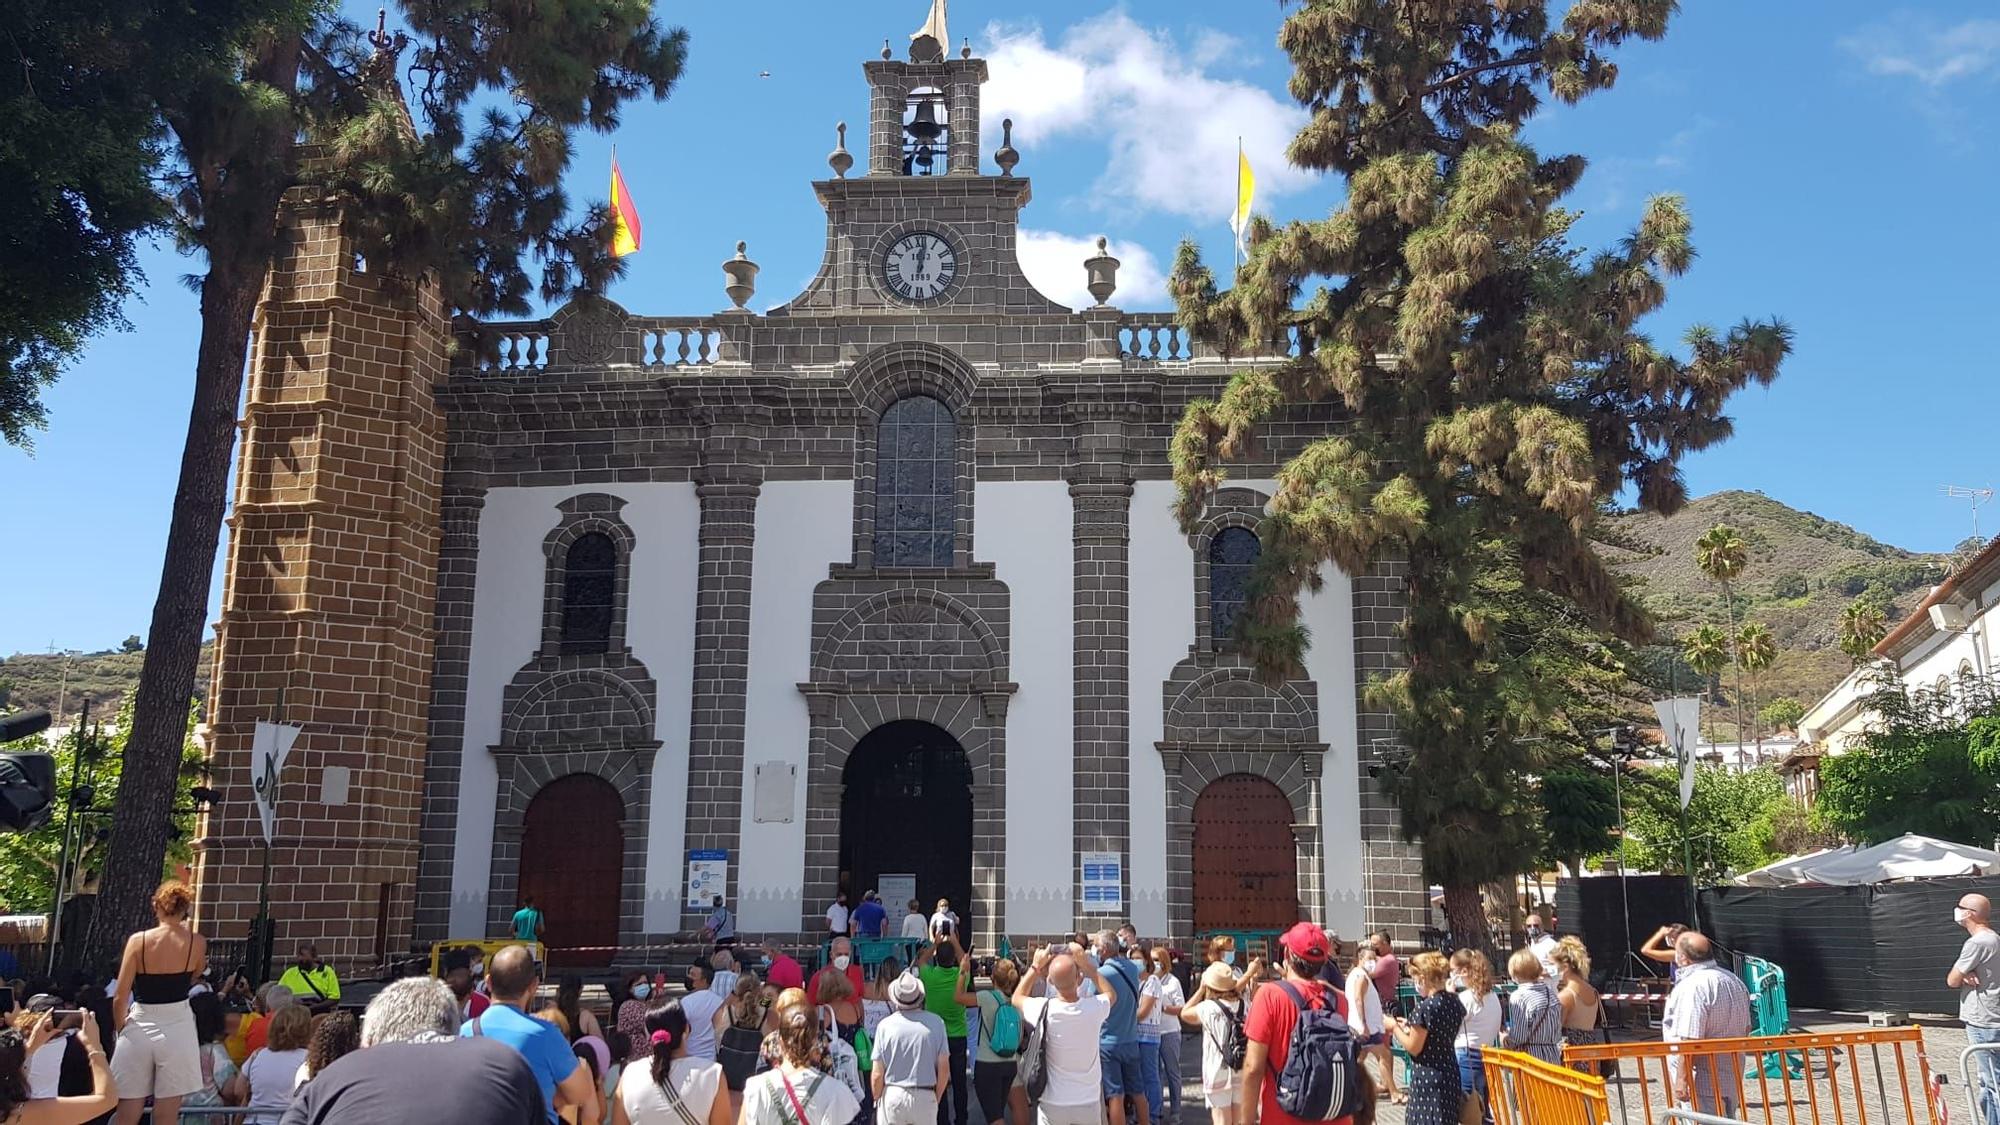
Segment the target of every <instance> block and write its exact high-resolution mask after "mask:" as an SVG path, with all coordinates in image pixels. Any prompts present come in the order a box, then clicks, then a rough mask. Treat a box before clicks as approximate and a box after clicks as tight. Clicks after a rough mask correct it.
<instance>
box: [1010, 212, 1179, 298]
mask: <svg viewBox="0 0 2000 1125" xmlns="http://www.w3.org/2000/svg"><path fill="white" fill-rule="evenodd" d="M1098 238H1099V236H1098V235H1095V234H1090V235H1083V236H1081V237H1079V236H1074V235H1067V234H1063V233H1061V232H1059V231H1051V230H1027V229H1023V230H1022V231H1021V232H1020V234H1019V238H1018V240H1017V241H1016V243H1015V247H1014V252H1015V254H1016V255H1017V256H1018V257H1019V258H1020V259H1021V272H1022V273H1025V274H1027V275H1028V280H1029V281H1031V282H1033V283H1034V285H1035V288H1037V289H1039V290H1041V291H1042V293H1043V294H1044V295H1045V296H1047V297H1048V298H1049V299H1050V300H1051V301H1056V302H1059V303H1061V304H1065V305H1068V306H1069V307H1070V308H1073V309H1081V308H1088V307H1089V306H1091V305H1094V304H1096V303H1097V302H1096V301H1094V300H1092V299H1091V296H1090V290H1089V289H1088V288H1086V287H1085V283H1086V282H1087V281H1088V280H1089V277H1088V275H1087V274H1086V273H1085V271H1084V268H1083V262H1084V259H1086V258H1094V257H1096V256H1097V240H1098ZM1110 250H1111V256H1112V257H1114V258H1116V259H1118V262H1119V266H1118V291H1117V292H1116V293H1113V294H1112V295H1111V303H1112V304H1114V305H1117V306H1118V307H1119V308H1122V309H1142V310H1152V309H1163V308H1166V307H1167V275H1166V273H1165V272H1164V271H1163V270H1162V269H1161V268H1160V262H1159V259H1157V258H1155V257H1153V252H1152V251H1150V250H1148V249H1146V248H1145V247H1144V246H1140V245H1138V244H1137V243H1133V242H1120V241H1118V240H1117V239H1112V240H1111V243H1110Z"/></svg>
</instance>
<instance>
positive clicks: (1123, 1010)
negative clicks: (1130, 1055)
mask: <svg viewBox="0 0 2000 1125" xmlns="http://www.w3.org/2000/svg"><path fill="white" fill-rule="evenodd" d="M1098 971H1099V972H1100V973H1102V974H1103V975H1104V983H1106V984H1108V985H1110V986H1111V1014H1110V1015H1108V1016H1106V1017H1104V1031H1103V1032H1102V1033H1101V1034H1099V1036H1098V1039H1097V1041H1098V1042H1099V1043H1100V1044H1102V1045H1103V1046H1106V1047H1115V1046H1118V1045H1119V1044H1122V1043H1137V1042H1138V1041H1139V972H1138V970H1137V969H1135V968H1134V967H1133V965H1132V962H1131V961H1128V960H1126V959H1125V958H1123V957H1113V958H1112V959H1111V960H1109V961H1106V962H1105V963H1104V965H1103V967H1102V968H1101V969H1099V970H1098Z"/></svg>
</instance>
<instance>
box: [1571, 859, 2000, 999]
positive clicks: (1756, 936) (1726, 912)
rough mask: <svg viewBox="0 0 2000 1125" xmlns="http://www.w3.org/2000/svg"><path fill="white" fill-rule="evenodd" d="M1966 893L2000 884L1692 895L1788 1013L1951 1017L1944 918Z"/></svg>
mask: <svg viewBox="0 0 2000 1125" xmlns="http://www.w3.org/2000/svg"><path fill="white" fill-rule="evenodd" d="M1975 893H1976V894H1983V895H1986V896H1988V897H1989V898H2000V878H1996V877H1991V876H1974V877H1966V878H1956V879H1926V880H1922V881H1918V882H1908V883H1879V884H1876V885H1874V886H1867V887H1771V888H1766V887H1714V888H1710V889H1708V890H1704V891H1702V892H1701V896H1700V897H1701V916H1702V928H1703V930H1704V931H1705V932H1706V933H1708V934H1709V936H1711V937H1713V938H1714V939H1715V940H1716V941H1718V942H1720V943H1721V944H1722V945H1724V946H1727V947H1728V948H1730V949H1733V950H1737V951H1739V952H1742V953H1751V954H1755V955H1756V956H1758V957H1762V958H1764V959H1765V960H1767V961H1774V962H1776V963H1777V964H1778V966H1779V967H1780V968H1782V969H1784V970H1785V985H1786V992H1787V996H1788V999H1789V1001H1790V1003H1791V1005H1792V1007H1794V1008H1827V1009H1832V1010H1835V1011H1844V1012H1869V1011H1894V1012H1915V1013H1922V1014H1927V1015H1952V1016H1955V1015H1957V1013H1958V993H1957V990H1955V989H1952V988H1948V987H1946V985H1945V983H1944V978H1945V973H1946V971H1948V970H1949V969H1950V968H1951V965H1952V962H1953V961H1954V960H1956V959H1957V957H1958V950H1959V947H1960V946H1961V945H1963V944H1964V942H1965V931H1964V930H1961V929H1959V928H1958V927H1957V926H1955V925H1953V924H1952V920H1951V911H1952V907H1954V906H1956V905H1957V904H1958V900H1959V898H1960V897H1961V896H1963V895H1967V894H1975ZM1565 921H1567V920H1565ZM1594 952H1595V951H1594V950H1593V953H1594Z"/></svg>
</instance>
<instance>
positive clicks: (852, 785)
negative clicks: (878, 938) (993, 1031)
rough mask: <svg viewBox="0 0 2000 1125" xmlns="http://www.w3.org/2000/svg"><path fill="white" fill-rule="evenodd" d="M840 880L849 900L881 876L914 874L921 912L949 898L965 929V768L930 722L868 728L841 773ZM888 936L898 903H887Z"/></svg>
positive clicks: (970, 924) (968, 836) (875, 885)
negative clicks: (865, 735)
mask: <svg viewBox="0 0 2000 1125" xmlns="http://www.w3.org/2000/svg"><path fill="white" fill-rule="evenodd" d="M841 782H842V785H843V789H842V793H841V799H840V885H841V888H842V889H843V890H845V891H846V892H847V899H848V903H849V904H850V905H852V904H854V903H857V902H859V901H860V900H861V895H862V893H863V892H864V891H869V890H877V889H880V888H881V886H882V876H884V875H903V874H908V875H915V876H916V894H917V899H918V900H919V901H920V902H922V903H923V907H924V910H925V912H926V913H928V912H929V911H930V908H931V906H932V904H934V903H935V902H937V900H938V899H940V898H948V899H950V900H951V905H952V909H953V910H956V911H957V912H958V917H959V921H960V923H961V925H962V926H963V927H964V929H965V932H966V933H976V932H977V930H976V928H975V923H974V921H973V917H972V767H971V765H970V763H969V762H967V760H966V757H965V751H964V750H963V749H961V748H960V747H959V745H958V741H957V740H956V739H954V738H952V736H951V735H949V734H947V733H945V732H944V731H943V730H940V729H939V728H937V727H934V726H932V725H931V724H929V723H922V722H916V721H914V720H902V721H898V722H893V723H885V724H884V725H882V726H879V727H876V728H875V729H874V730H872V731H869V732H868V735H867V737H865V738H863V739H862V740H861V741H860V743H858V744H857V745H856V746H855V747H854V752H853V753H852V754H849V755H848V757H847V766H846V768H845V769H844V770H843V771H842V772H841ZM883 906H885V907H887V908H888V911H889V919H888V923H887V926H886V932H888V933H890V934H892V935H893V934H894V933H895V932H896V927H897V926H898V925H899V924H900V921H901V919H902V916H903V906H904V904H903V903H902V902H892V901H889V896H888V895H884V896H883Z"/></svg>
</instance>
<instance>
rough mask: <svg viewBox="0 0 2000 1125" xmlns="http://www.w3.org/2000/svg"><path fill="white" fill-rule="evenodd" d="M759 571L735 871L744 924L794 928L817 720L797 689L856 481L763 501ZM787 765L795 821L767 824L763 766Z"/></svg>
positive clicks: (816, 485) (754, 568) (839, 557)
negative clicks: (758, 776) (817, 594)
mask: <svg viewBox="0 0 2000 1125" xmlns="http://www.w3.org/2000/svg"><path fill="white" fill-rule="evenodd" d="M756 533H757V544H756V550H755V552H754V553H753V555H752V561H751V567H750V680H749V687H748V692H747V695H746V697H745V714H744V720H743V820H742V844H741V846H740V849H739V851H738V854H737V855H736V856H735V857H734V858H735V860H736V862H735V864H734V865H733V869H732V870H731V871H730V874H729V878H730V893H731V895H732V897H733V898H734V899H735V900H736V902H737V915H738V920H739V923H740V925H741V926H742V927H743V928H744V929H746V930H751V931H756V930H777V931H790V930H794V929H796V928H797V927H798V925H799V919H800V916H801V915H800V912H799V911H800V898H801V896H802V895H803V894H804V890H805V846H806V820H805V814H806V742H807V739H808V738H809V737H810V736H811V720H810V717H809V716H808V715H807V713H806V700H805V697H804V696H802V695H800V694H799V687H798V685H799V684H800V683H802V682H804V681H806V680H809V679H811V678H812V677H811V674H810V669H811V665H812V595H813V587H814V586H816V585H818V584H819V583H821V582H823V581H825V580H826V576H827V567H828V566H830V565H832V564H834V563H838V562H845V561H847V560H848V559H850V558H851V557H853V553H854V551H853V547H854V538H853V536H854V486H853V483H852V482H850V481H844V480H842V481H777V482H772V483H767V484H765V485H764V487H763V490H762V491H761V492H760V493H759V494H758V497H757V528H756ZM764 762H787V763H790V764H791V765H792V766H794V767H795V768H796V770H797V773H796V775H795V776H794V779H793V793H792V819H791V822H790V823H768V824H758V823H756V822H755V809H754V808H753V807H752V800H751V798H752V790H753V786H754V784H755V771H756V768H757V766H758V764H760V763H764Z"/></svg>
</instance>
